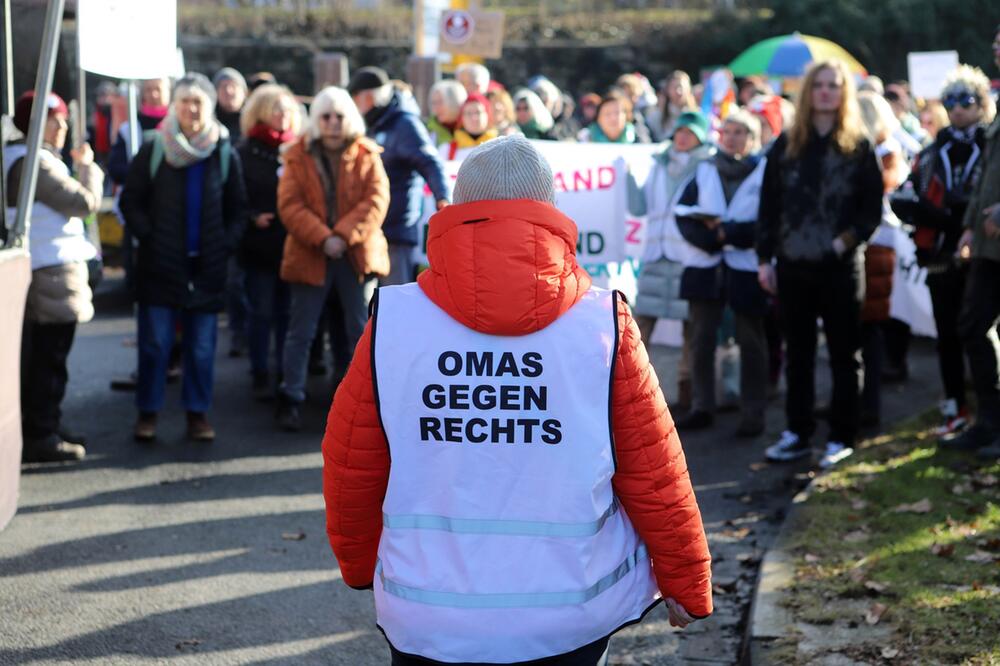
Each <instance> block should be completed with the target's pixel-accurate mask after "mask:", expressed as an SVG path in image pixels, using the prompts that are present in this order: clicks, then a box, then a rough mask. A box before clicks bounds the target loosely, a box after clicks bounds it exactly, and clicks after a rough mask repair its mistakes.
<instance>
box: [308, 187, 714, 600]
mask: <svg viewBox="0 0 1000 666" xmlns="http://www.w3.org/2000/svg"><path fill="white" fill-rule="evenodd" d="M471 219H476V220H479V222H478V223H477V224H465V222H466V221H467V220H471ZM576 241H577V229H576V225H575V224H574V223H573V221H572V220H570V219H569V218H568V217H566V216H564V215H563V214H562V213H560V212H559V211H558V210H556V208H555V207H553V206H551V205H548V204H544V203H539V202H536V201H527V200H517V201H489V202H476V203H469V204H462V205H457V206H449V207H448V208H445V209H444V210H442V211H441V212H439V213H437V214H436V215H435V216H434V217H433V218H432V220H431V226H430V238H429V241H428V255H429V259H430V265H431V269H430V270H429V271H426V272H425V273H423V274H422V275H421V276H420V280H419V283H420V287H421V288H422V289H423V291H424V293H426V294H427V296H428V297H429V298H430V299H431V300H432V301H433V302H434V303H436V304H437V305H438V306H439V307H440V308H442V309H443V310H444V311H445V312H447V313H448V314H449V315H451V316H452V317H453V318H454V319H455V320H457V321H459V322H461V323H462V324H464V325H466V326H468V327H470V328H473V329H475V330H477V331H481V332H483V333H489V334H497V335H525V334H528V333H532V332H534V331H538V330H540V329H542V328H545V327H546V326H548V325H549V324H551V323H552V322H553V321H555V320H556V319H557V318H558V317H559V316H560V315H562V314H563V313H564V312H566V311H567V310H569V308H570V307H572V306H573V305H574V304H575V303H576V302H577V301H578V300H579V299H580V298H581V296H582V295H583V294H584V293H585V292H586V291H587V289H589V288H590V277H589V276H588V275H587V273H586V272H585V271H584V270H583V269H582V268H580V266H579V265H578V264H577V263H576ZM618 321H619V331H620V340H619V345H618V358H617V362H616V365H615V380H614V386H613V389H612V413H613V417H612V419H613V428H614V437H615V450H616V454H617V459H618V468H617V471H616V472H615V475H614V478H613V479H612V484H613V487H614V491H615V494H616V495H617V496H618V498H619V500H620V502H621V505H622V506H623V507H624V509H625V511H626V513H627V514H628V516H629V518H630V519H631V521H632V523H633V524H634V525H635V528H636V530H638V532H639V535H640V536H641V537H642V539H643V541H645V543H646V545H647V547H648V549H649V552H650V554H651V556H652V560H653V569H654V573H655V575H656V580H657V584H658V586H659V588H660V591H661V592H662V593H663V595H664V596H665V597H672V598H674V599H676V600H677V601H678V602H680V603H681V604H683V606H684V607H685V608H686V609H687V610H688V612H689V613H691V614H692V615H696V616H699V617H703V616H707V615H709V614H710V613H711V612H712V586H711V557H710V555H709V552H708V542H707V540H706V538H705V531H704V528H703V527H702V522H701V513H700V512H699V510H698V504H697V502H696V500H695V496H694V491H693V489H692V487H691V480H690V478H689V477H688V470H687V463H686V461H685V459H684V451H683V450H682V449H681V442H680V439H679V438H678V436H677V431H676V430H675V429H674V422H673V419H672V418H671V416H670V412H669V410H668V409H667V404H666V402H665V401H664V399H663V392H662V391H661V390H660V386H659V381H658V380H657V378H656V373H655V372H654V370H653V366H652V365H651V364H650V362H649V358H648V357H647V356H646V349H645V347H643V345H642V342H641V341H640V338H639V329H638V327H637V326H636V324H635V321H634V320H633V319H632V315H631V313H630V312H629V310H628V307H627V306H626V305H624V304H620V306H619V311H618ZM370 345H371V329H370V323H369V326H368V327H366V328H365V332H364V335H362V337H361V340H360V342H359V343H358V346H357V349H356V350H355V352H354V361H353V362H352V363H351V367H350V369H349V370H348V372H347V376H346V377H345V378H344V381H343V382H342V383H341V384H340V387H339V389H338V390H337V394H336V396H335V397H334V400H333V406H332V407H331V409H330V415H329V418H328V420H327V426H326V437H325V438H324V440H323V458H324V470H323V493H324V495H325V497H326V509H327V513H326V515H327V533H328V535H329V538H330V545H331V546H332V547H333V551H334V553H335V554H336V556H337V560H338V561H339V563H340V570H341V574H342V576H343V579H344V582H345V583H347V584H348V585H350V586H352V587H366V586H368V585H370V584H371V583H372V581H373V578H374V574H375V560H376V551H377V549H378V543H379V537H380V535H381V532H382V500H383V498H384V497H385V492H386V487H387V485H388V481H389V465H390V460H389V449H388V446H387V443H386V439H385V434H384V433H383V431H382V429H381V427H380V425H379V419H378V414H377V412H376V408H375V396H374V390H373V387H372V370H371V353H370Z"/></svg>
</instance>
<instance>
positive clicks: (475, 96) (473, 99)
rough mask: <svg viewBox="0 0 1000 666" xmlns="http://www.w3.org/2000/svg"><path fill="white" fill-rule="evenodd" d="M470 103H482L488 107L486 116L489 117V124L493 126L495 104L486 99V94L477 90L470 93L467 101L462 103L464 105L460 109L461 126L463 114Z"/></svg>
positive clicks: (459, 121) (459, 122)
mask: <svg viewBox="0 0 1000 666" xmlns="http://www.w3.org/2000/svg"><path fill="white" fill-rule="evenodd" d="M470 104H482V105H483V107H484V108H485V109H486V117H487V118H488V119H489V126H490V127H493V123H494V121H493V104H492V103H490V100H488V99H486V97H485V96H484V95H480V94H479V93H477V92H474V93H472V94H470V95H469V96H468V97H466V98H465V102H463V103H462V107H461V108H460V109H459V110H458V119H459V120H458V124H459V126H461V125H462V114H463V113H465V107H467V106H469V105H470Z"/></svg>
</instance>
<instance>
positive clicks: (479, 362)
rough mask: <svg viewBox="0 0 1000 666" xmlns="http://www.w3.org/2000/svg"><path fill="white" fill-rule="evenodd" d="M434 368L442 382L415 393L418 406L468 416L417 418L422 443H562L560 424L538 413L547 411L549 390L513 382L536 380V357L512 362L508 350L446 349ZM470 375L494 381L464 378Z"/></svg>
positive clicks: (528, 354)
mask: <svg viewBox="0 0 1000 666" xmlns="http://www.w3.org/2000/svg"><path fill="white" fill-rule="evenodd" d="M437 369H438V371H439V372H440V373H441V375H442V378H441V380H440V382H439V383H432V384H428V385H427V386H425V387H424V388H423V389H422V390H421V395H420V402H421V404H422V405H423V406H424V407H425V408H426V409H429V410H442V409H447V410H450V411H451V412H456V411H457V412H469V415H468V417H466V416H465V415H462V416H457V415H449V416H421V417H420V440H421V441H422V442H425V443H431V442H441V443H453V444H487V443H489V444H518V443H522V444H550V445H555V444H558V443H560V442H561V441H562V423H560V422H559V420H558V419H553V418H543V415H539V414H538V413H539V412H545V411H547V410H548V403H549V387H548V386H546V385H545V384H527V383H522V382H517V381H514V380H515V379H521V380H523V379H525V378H526V379H536V378H539V377H541V375H542V371H543V368H542V355H541V354H540V353H538V352H526V353H524V354H522V355H521V356H520V358H517V357H516V356H515V355H514V354H513V353H512V352H491V351H485V352H473V351H470V352H465V353H464V354H463V353H460V352H456V351H446V352H443V353H442V354H441V355H440V356H439V357H438V363H437ZM470 377H490V378H496V380H497V381H495V382H492V383H485V382H484V383H475V382H472V381H467V380H465V378H470ZM507 378H510V379H509V380H508V381H504V380H505V379H507ZM449 382H455V383H449ZM504 412H510V414H509V415H507V414H504Z"/></svg>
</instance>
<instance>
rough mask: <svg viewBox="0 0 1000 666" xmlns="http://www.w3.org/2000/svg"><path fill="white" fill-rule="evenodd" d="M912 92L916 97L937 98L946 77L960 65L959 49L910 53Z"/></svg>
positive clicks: (908, 57)
mask: <svg viewBox="0 0 1000 666" xmlns="http://www.w3.org/2000/svg"><path fill="white" fill-rule="evenodd" d="M906 64H907V67H908V68H909V76H910V93H911V94H912V95H913V96H914V97H923V98H925V99H937V98H938V97H940V96H941V88H942V87H944V80H945V77H946V76H948V74H949V73H951V71H952V70H954V69H955V68H956V67H958V51H923V52H914V53H908V54H907V55H906Z"/></svg>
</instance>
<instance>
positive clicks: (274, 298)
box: [246, 268, 289, 376]
mask: <svg viewBox="0 0 1000 666" xmlns="http://www.w3.org/2000/svg"><path fill="white" fill-rule="evenodd" d="M246 276H247V278H246V286H247V305H248V306H249V307H248V310H249V315H250V317H249V323H248V325H247V344H248V346H249V348H250V370H251V371H252V372H253V374H254V375H258V376H259V375H266V374H267V373H268V369H269V366H270V356H271V332H272V331H273V332H274V355H275V360H276V361H277V372H278V374H279V375H280V374H281V365H282V358H281V357H282V353H283V352H284V348H285V333H286V332H287V331H288V308H289V293H288V283H287V282H283V281H282V280H281V278H280V277H279V276H278V273H277V271H262V270H257V269H254V268H247V271H246Z"/></svg>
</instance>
